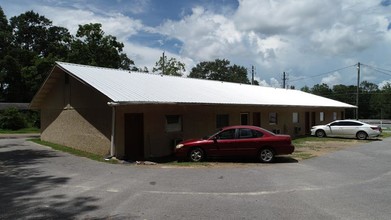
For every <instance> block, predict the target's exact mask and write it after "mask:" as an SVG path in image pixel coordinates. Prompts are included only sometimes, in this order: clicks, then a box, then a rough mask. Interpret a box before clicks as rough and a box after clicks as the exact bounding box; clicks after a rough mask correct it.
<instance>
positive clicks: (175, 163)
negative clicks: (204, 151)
mask: <svg viewBox="0 0 391 220" xmlns="http://www.w3.org/2000/svg"><path fill="white" fill-rule="evenodd" d="M164 165H168V166H177V167H208V166H211V164H210V163H209V162H187V161H186V162H178V161H173V162H168V163H165V164H164Z"/></svg>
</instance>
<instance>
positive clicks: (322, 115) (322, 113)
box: [319, 112, 324, 121]
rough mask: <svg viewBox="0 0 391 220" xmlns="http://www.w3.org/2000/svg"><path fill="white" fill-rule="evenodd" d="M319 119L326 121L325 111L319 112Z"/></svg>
mask: <svg viewBox="0 0 391 220" xmlns="http://www.w3.org/2000/svg"><path fill="white" fill-rule="evenodd" d="M319 121H324V112H320V113H319Z"/></svg>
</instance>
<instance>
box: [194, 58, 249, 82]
mask: <svg viewBox="0 0 391 220" xmlns="http://www.w3.org/2000/svg"><path fill="white" fill-rule="evenodd" d="M189 77H190V78H200V79H210V80H218V81H226V82H236V83H245V84H250V81H249V79H248V78H247V70H246V68H244V67H241V66H238V65H233V66H230V61H228V60H226V59H223V60H220V59H216V60H214V61H203V62H201V63H199V64H197V65H196V66H195V67H193V68H192V70H191V72H190V74H189Z"/></svg>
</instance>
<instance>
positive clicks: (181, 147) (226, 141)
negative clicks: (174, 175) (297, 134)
mask: <svg viewBox="0 0 391 220" xmlns="http://www.w3.org/2000/svg"><path fill="white" fill-rule="evenodd" d="M294 150H295V147H294V146H293V145H292V141H291V137H290V136H289V135H277V134H274V133H272V132H270V131H268V130H265V129H263V128H260V127H255V126H247V125H242V126H229V127H225V128H223V129H221V130H220V131H219V132H217V133H216V134H214V135H212V136H210V137H208V138H205V139H201V140H186V141H182V142H181V143H179V144H178V145H177V146H176V147H175V155H176V156H177V158H178V159H180V160H183V159H188V160H190V161H193V162H199V161H202V160H204V159H205V158H207V157H233V156H237V157H257V158H258V159H259V160H260V161H261V162H264V163H270V162H272V161H273V159H274V157H275V156H276V155H282V154H291V153H292V152H293V151H294Z"/></svg>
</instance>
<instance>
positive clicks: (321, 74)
mask: <svg viewBox="0 0 391 220" xmlns="http://www.w3.org/2000/svg"><path fill="white" fill-rule="evenodd" d="M354 66H357V64H353V65H350V66H346V67H342V68H339V69H335V70H331V71H328V72H324V73H320V74H317V75H313V76H307V77H301V78H298V79H295V80H290V82H295V81H299V80H304V79H310V78H315V77H319V76H323V75H327V74H329V73H333V72H336V71H341V70H344V69H347V68H350V67H354Z"/></svg>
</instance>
